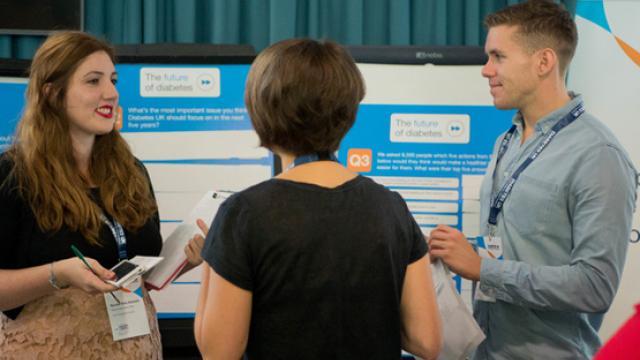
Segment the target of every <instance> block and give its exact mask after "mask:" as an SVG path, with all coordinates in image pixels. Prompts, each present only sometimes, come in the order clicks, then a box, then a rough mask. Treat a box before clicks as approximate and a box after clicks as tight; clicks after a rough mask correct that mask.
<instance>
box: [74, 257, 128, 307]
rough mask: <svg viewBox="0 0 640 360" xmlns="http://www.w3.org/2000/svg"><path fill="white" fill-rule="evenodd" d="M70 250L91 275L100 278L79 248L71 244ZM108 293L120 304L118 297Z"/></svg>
mask: <svg viewBox="0 0 640 360" xmlns="http://www.w3.org/2000/svg"><path fill="white" fill-rule="evenodd" d="M71 251H73V253H74V254H75V255H76V256H77V257H78V259H80V260H81V261H82V262H83V263H84V265H85V266H86V267H87V268H88V269H89V270H90V271H91V272H92V273H93V275H95V276H97V277H98V278H100V276H99V275H98V273H96V271H95V270H93V268H92V267H91V265H90V264H89V262H87V260H86V259H85V258H84V255H82V253H81V252H80V250H78V248H77V247H75V246H74V245H71ZM109 294H111V296H112V297H113V299H114V300H115V301H116V302H117V303H118V304H120V300H118V298H117V297H116V296H115V295H114V294H113V293H112V292H109Z"/></svg>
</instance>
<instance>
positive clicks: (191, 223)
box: [145, 191, 231, 290]
mask: <svg viewBox="0 0 640 360" xmlns="http://www.w3.org/2000/svg"><path fill="white" fill-rule="evenodd" d="M229 195H231V193H230V192H227V191H209V192H207V193H206V194H205V195H204V196H203V197H202V199H200V201H199V202H198V204H197V205H196V206H195V207H194V208H193V210H191V212H190V213H189V215H188V216H187V217H186V218H184V220H183V221H182V223H180V225H178V227H177V228H176V229H175V230H174V231H173V232H172V233H171V235H169V237H168V238H167V239H166V240H165V241H164V244H163V245H162V252H161V253H160V256H161V257H163V258H164V260H163V261H162V262H161V263H160V264H159V265H157V266H156V267H155V268H154V269H153V270H152V271H151V273H150V274H149V276H148V277H147V279H146V280H145V283H146V284H147V285H148V286H149V287H150V288H152V289H155V290H160V289H162V288H164V287H165V286H167V284H169V283H170V282H171V281H173V279H175V277H176V276H178V274H180V271H181V270H182V269H183V268H184V266H185V265H186V264H187V255H186V254H185V252H184V248H185V246H187V244H188V243H189V240H191V239H192V238H193V237H194V236H195V235H196V234H199V233H201V230H200V228H199V227H198V225H197V224H196V220H198V219H202V220H204V222H205V223H206V224H207V225H210V224H211V222H212V221H213V218H214V217H215V215H216V213H217V212H218V208H219V207H220V204H222V202H224V200H226V199H227V197H228V196H229Z"/></svg>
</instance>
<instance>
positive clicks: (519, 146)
mask: <svg viewBox="0 0 640 360" xmlns="http://www.w3.org/2000/svg"><path fill="white" fill-rule="evenodd" d="M485 25H486V26H487V27H488V29H489V33H488V36H487V41H486V44H485V51H486V53H487V55H488V56H489V59H488V61H487V63H486V64H485V66H484V67H483V69H482V75H483V76H484V77H486V78H487V79H488V80H489V86H490V89H491V95H492V96H493V100H494V104H495V106H496V107H497V108H499V109H517V110H518V113H517V114H516V115H515V117H514V119H513V127H512V129H510V131H508V132H506V133H505V134H503V135H502V136H500V137H499V138H498V139H497V141H496V145H495V148H494V153H493V157H492V161H491V163H490V164H489V168H488V169H487V174H486V176H485V179H484V182H483V185H482V188H481V194H480V203H481V214H480V216H481V218H480V220H481V222H480V223H481V226H483V227H485V228H483V234H484V235H485V236H484V238H483V240H484V242H485V243H486V244H490V245H491V247H490V249H489V250H490V253H489V256H488V257H482V258H481V257H480V256H479V255H478V254H477V253H476V251H474V249H473V248H472V246H471V245H470V244H469V242H468V241H467V239H466V238H465V236H464V234H462V233H461V232H460V231H458V230H456V229H453V228H450V227H447V226H444V225H440V226H438V227H437V228H436V229H434V230H433V231H432V232H431V234H430V236H429V244H430V249H431V250H430V253H431V256H432V257H434V258H440V259H442V260H443V261H444V262H445V263H446V264H447V265H448V266H449V267H450V268H451V269H452V270H453V271H454V272H456V273H458V274H459V275H461V276H462V277H464V278H466V279H470V280H473V281H476V282H478V283H479V286H478V287H477V288H476V291H475V294H476V300H475V301H474V316H475V317H476V320H477V321H478V323H479V324H480V327H481V328H482V329H483V331H484V332H485V334H486V335H487V339H486V340H485V341H484V342H483V343H482V344H481V345H480V346H479V347H478V349H477V351H476V353H475V359H536V358H546V359H554V360H556V359H590V358H591V357H592V356H593V354H594V353H595V352H596V350H597V349H598V347H599V346H600V344H601V343H600V339H599V338H598V333H597V332H598V329H599V328H600V325H601V323H602V318H603V315H604V313H605V312H606V311H607V309H608V308H609V306H610V305H611V302H612V301H613V297H614V295H615V293H616V290H617V288H618V284H619V282H620V277H621V272H622V269H623V265H624V260H625V255H626V251H627V245H628V238H629V234H630V230H631V220H632V214H633V211H634V207H635V201H636V188H637V183H638V180H637V172H636V170H635V169H634V167H633V165H632V163H631V161H630V160H629V157H628V155H627V154H626V152H625V150H624V149H623V148H622V146H621V145H620V143H619V142H618V140H617V139H616V138H615V136H614V135H613V134H612V133H611V131H610V130H609V129H608V128H607V127H606V126H605V125H604V124H603V123H602V122H600V121H599V120H597V119H596V118H595V117H593V116H592V115H590V114H589V113H588V112H586V111H585V109H586V110H588V107H587V105H584V104H583V101H582V99H581V96H579V95H576V94H574V93H572V92H569V91H567V89H566V88H565V81H564V80H565V75H566V70H567V67H568V65H569V63H570V61H571V58H572V56H573V54H574V52H575V48H576V44H577V31H576V26H575V23H574V21H573V19H572V17H571V15H570V14H569V13H568V12H567V11H566V10H565V9H564V8H562V7H561V6H560V5H557V4H555V3H554V2H552V1H545V0H531V1H528V2H525V3H521V4H517V5H513V6H510V7H507V8H505V9H503V10H500V11H498V12H496V13H494V14H491V15H489V16H488V17H487V19H486V20H485ZM492 254H495V255H496V257H497V258H495V257H491V255H492ZM500 254H502V256H503V258H500V257H499V255H500ZM443 320H444V321H446V319H443Z"/></svg>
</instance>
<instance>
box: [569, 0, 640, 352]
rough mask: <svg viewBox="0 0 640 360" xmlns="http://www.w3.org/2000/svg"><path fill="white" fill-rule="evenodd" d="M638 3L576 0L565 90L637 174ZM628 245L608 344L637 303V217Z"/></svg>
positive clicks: (606, 330)
mask: <svg viewBox="0 0 640 360" xmlns="http://www.w3.org/2000/svg"><path fill="white" fill-rule="evenodd" d="M638 19H640V2H639V1H637V0H615V1H612V0H606V1H603V0H578V3H577V7H576V24H577V26H578V37H579V39H580V40H579V42H578V48H577V50H576V54H575V57H574V59H573V62H572V65H571V68H570V69H569V81H568V83H569V88H570V89H572V90H574V91H576V92H578V93H581V94H582V96H583V97H584V101H585V107H586V109H587V111H589V112H590V113H592V114H593V115H595V116H596V117H598V118H599V119H600V120H602V121H603V122H604V123H605V124H607V126H608V127H609V128H610V129H611V130H612V131H613V133H614V134H615V135H616V137H617V138H618V139H619V140H620V142H621V143H622V145H623V146H624V148H625V149H626V150H627V152H628V153H629V155H630V156H631V160H632V161H633V163H634V165H635V167H636V169H637V170H640V142H639V141H638V136H639V135H640V124H639V123H638V114H640V102H639V101H638V98H639V97H640V37H638V34H639V33H640V22H638ZM630 240H631V244H630V245H629V251H628V253H627V260H626V263H625V267H624V272H623V275H622V280H621V283H620V288H619V289H618V293H617V295H616V297H615V299H614V302H613V304H612V305H611V308H610V309H609V311H608V312H607V315H606V316H605V318H604V322H603V323H602V328H601V329H600V336H601V337H602V338H603V340H606V339H608V338H609V337H610V336H611V335H613V333H614V332H615V330H616V329H617V328H619V327H620V326H622V324H623V323H624V322H625V320H626V319H627V318H629V317H630V316H631V315H632V314H634V313H635V308H634V305H635V304H637V303H639V302H640V286H638V282H637V277H638V274H640V212H638V211H637V210H636V213H635V215H634V219H633V230H632V233H631V239H630Z"/></svg>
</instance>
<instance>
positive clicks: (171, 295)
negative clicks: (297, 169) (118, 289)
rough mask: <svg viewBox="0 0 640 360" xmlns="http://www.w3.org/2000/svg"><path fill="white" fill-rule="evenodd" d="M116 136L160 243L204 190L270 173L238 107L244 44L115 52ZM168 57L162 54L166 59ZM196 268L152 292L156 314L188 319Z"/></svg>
mask: <svg viewBox="0 0 640 360" xmlns="http://www.w3.org/2000/svg"><path fill="white" fill-rule="evenodd" d="M118 54H119V61H118V65H117V66H116V70H117V72H118V90H119V92H120V104H121V105H122V108H123V128H122V130H121V132H122V134H123V136H124V138H125V139H126V140H127V142H128V143H129V144H130V146H131V148H132V150H133V153H134V154H135V155H136V156H137V157H138V158H139V159H140V160H142V162H143V163H144V164H145V166H146V167H147V170H148V171H149V174H150V176H151V180H152V183H153V186H154V191H155V195H156V199H157V201H158V207H159V211H160V222H161V232H162V236H163V238H164V239H166V238H167V237H168V235H169V234H170V233H171V232H172V231H173V230H174V229H175V228H176V227H177V226H178V224H179V223H180V222H181V221H182V218H183V217H185V216H186V215H187V214H188V213H189V211H190V210H191V208H192V207H193V206H194V205H195V204H196V203H197V202H198V201H199V200H200V198H201V197H202V196H203V195H204V193H205V192H206V191H208V190H214V189H217V190H230V191H239V190H242V189H244V188H246V187H249V186H251V185H254V184H256V183H258V182H260V181H263V180H266V179H268V178H270V177H271V176H273V171H274V167H273V156H272V154H271V153H270V152H269V151H267V150H265V149H263V148H260V147H259V146H258V145H259V141H258V137H257V135H256V134H255V132H254V131H253V129H252V126H251V121H250V119H249V116H248V115H247V111H246V108H245V106H244V86H245V81H246V77H247V74H248V71H249V66H250V65H249V64H250V63H251V61H252V60H253V50H252V49H251V48H247V47H226V48H225V47H219V46H212V45H196V44H190V45H153V46H139V47H121V48H119V49H118ZM167 54H170V55H167ZM201 273H202V272H201V270H200V268H196V269H194V270H191V271H190V272H189V273H187V274H185V275H183V276H181V277H180V278H179V279H178V280H176V281H174V282H173V283H172V284H171V285H169V286H168V287H166V288H165V289H163V290H162V291H153V292H151V296H152V298H153V299H154V302H155V305H156V308H157V310H158V317H159V318H161V319H163V318H184V317H193V315H194V311H195V307H196V303H197V298H198V293H199V288H200V278H201Z"/></svg>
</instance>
